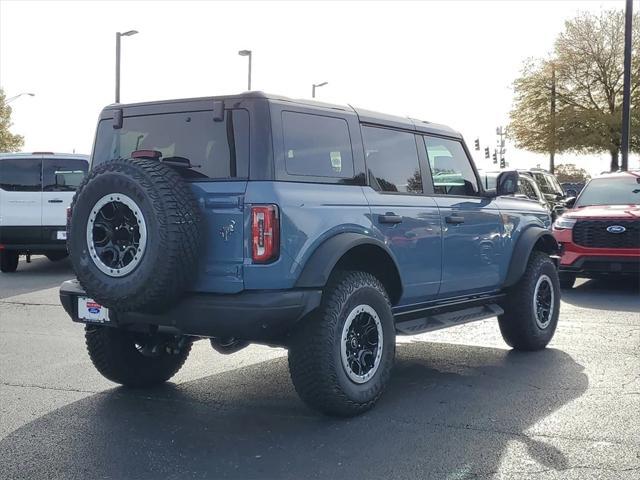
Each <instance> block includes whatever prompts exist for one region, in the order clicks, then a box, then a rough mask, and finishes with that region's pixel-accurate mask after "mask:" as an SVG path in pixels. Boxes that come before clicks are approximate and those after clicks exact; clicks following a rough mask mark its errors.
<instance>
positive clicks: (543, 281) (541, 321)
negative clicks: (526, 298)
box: [533, 275, 556, 330]
mask: <svg viewBox="0 0 640 480" xmlns="http://www.w3.org/2000/svg"><path fill="white" fill-rule="evenodd" d="M545 285H546V287H545ZM542 288H548V289H549V293H550V298H549V305H548V312H547V314H546V315H543V318H540V317H541V315H540V314H539V307H540V302H541V299H540V295H541V289H542ZM555 299H556V292H555V290H554V288H553V282H552V281H551V278H550V277H549V275H540V277H538V281H537V282H536V286H535V289H534V291H533V315H534V317H535V320H536V325H537V326H538V328H540V329H541V330H544V329H545V328H547V327H548V326H549V324H550V323H551V319H552V318H553V313H554V309H555Z"/></svg>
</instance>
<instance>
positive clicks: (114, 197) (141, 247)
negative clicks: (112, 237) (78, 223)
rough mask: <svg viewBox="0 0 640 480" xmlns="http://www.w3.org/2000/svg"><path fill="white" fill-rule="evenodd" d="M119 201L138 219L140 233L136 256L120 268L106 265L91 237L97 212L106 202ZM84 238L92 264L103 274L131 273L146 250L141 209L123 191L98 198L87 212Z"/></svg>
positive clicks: (117, 275)
mask: <svg viewBox="0 0 640 480" xmlns="http://www.w3.org/2000/svg"><path fill="white" fill-rule="evenodd" d="M112 202H119V203H122V204H123V205H126V206H127V207H128V208H129V209H130V210H131V211H132V212H133V214H134V216H135V218H137V219H138V231H139V233H140V242H139V244H138V252H137V254H136V256H134V258H133V260H131V262H129V263H128V264H127V265H125V266H124V267H122V268H119V269H118V268H113V267H110V266H108V265H106V264H105V263H104V262H103V261H102V260H101V259H100V257H99V256H98V254H97V252H96V249H95V243H94V238H93V224H94V222H95V219H96V217H97V216H98V213H99V212H100V210H101V209H102V207H104V206H105V205H107V204H108V203H112ZM86 240H87V249H88V252H89V257H91V260H92V261H93V263H94V265H95V266H96V267H97V268H98V269H99V270H100V271H101V272H102V273H104V274H105V275H108V276H109V277H116V278H117V277H124V276H125V275H128V274H129V273H131V272H132V271H133V270H135V268H136V267H137V266H138V265H139V264H140V262H141V261H142V257H143V256H144V253H145V251H146V247H147V224H146V222H145V219H144V215H143V214H142V210H141V209H140V207H139V206H138V204H137V203H136V202H135V201H134V200H133V199H132V198H131V197H129V196H128V195H125V194H123V193H109V194H107V195H105V196H104V197H102V198H101V199H100V200H98V201H97V202H96V203H95V204H94V206H93V207H92V208H91V212H90V213H89V218H88V219H87V228H86Z"/></svg>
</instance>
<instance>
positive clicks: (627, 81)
mask: <svg viewBox="0 0 640 480" xmlns="http://www.w3.org/2000/svg"><path fill="white" fill-rule="evenodd" d="M632 22H633V0H627V5H626V12H625V21H624V71H623V72H624V73H623V86H622V142H621V145H620V150H621V153H622V164H621V165H620V169H621V170H623V171H626V170H627V169H628V168H629V128H630V126H631V125H630V124H631V29H632V28H631V27H632Z"/></svg>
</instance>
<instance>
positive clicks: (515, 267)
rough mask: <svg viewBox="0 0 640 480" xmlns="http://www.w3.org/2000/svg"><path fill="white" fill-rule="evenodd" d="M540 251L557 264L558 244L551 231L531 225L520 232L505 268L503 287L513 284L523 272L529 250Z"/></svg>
mask: <svg viewBox="0 0 640 480" xmlns="http://www.w3.org/2000/svg"><path fill="white" fill-rule="evenodd" d="M533 251H541V252H544V253H547V254H548V255H549V256H551V257H552V258H553V259H554V262H555V263H556V266H557V263H558V262H557V258H556V257H557V255H558V254H559V253H560V246H559V245H558V242H557V241H556V239H555V238H554V237H553V235H552V234H551V232H550V231H549V230H547V229H545V228H543V227H537V226H531V227H529V228H527V229H526V230H525V231H524V232H522V233H521V234H520V237H519V238H518V240H517V242H516V245H515V247H514V248H513V252H512V254H511V262H510V263H509V269H508V270H507V276H506V278H505V282H504V287H510V286H512V285H515V284H516V283H517V282H518V280H520V277H522V275H523V274H524V272H525V270H526V268H527V263H528V262H529V257H530V256H531V252H533Z"/></svg>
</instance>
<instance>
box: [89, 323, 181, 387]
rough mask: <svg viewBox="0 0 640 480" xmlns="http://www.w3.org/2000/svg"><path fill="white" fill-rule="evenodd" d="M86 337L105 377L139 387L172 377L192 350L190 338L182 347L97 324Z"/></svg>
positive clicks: (94, 363) (96, 364) (91, 353)
mask: <svg viewBox="0 0 640 480" xmlns="http://www.w3.org/2000/svg"><path fill="white" fill-rule="evenodd" d="M168 338H170V337H168ZM85 340H86V344H87V351H88V352H89V357H90V358H91V362H92V363H93V365H94V366H95V367H96V369H97V370H98V371H99V372H100V373H101V374H102V376H104V377H105V378H107V379H109V380H111V381H112V382H115V383H119V384H121V385H125V386H127V387H136V388H143V387H152V386H154V385H158V384H161V383H164V382H166V381H167V380H169V379H170V378H171V377H173V376H174V375H175V374H176V373H178V370H180V368H181V367H182V365H183V364H184V362H185V360H186V359H187V357H188V356H189V352H190V351H191V342H190V341H189V342H186V343H185V344H184V345H183V346H181V348H175V347H173V346H172V347H169V344H166V345H165V344H163V343H162V342H159V339H158V338H153V337H151V336H150V335H148V334H139V333H134V332H128V331H126V330H120V329H118V328H113V327H102V326H95V325H87V326H86V328H85Z"/></svg>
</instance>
